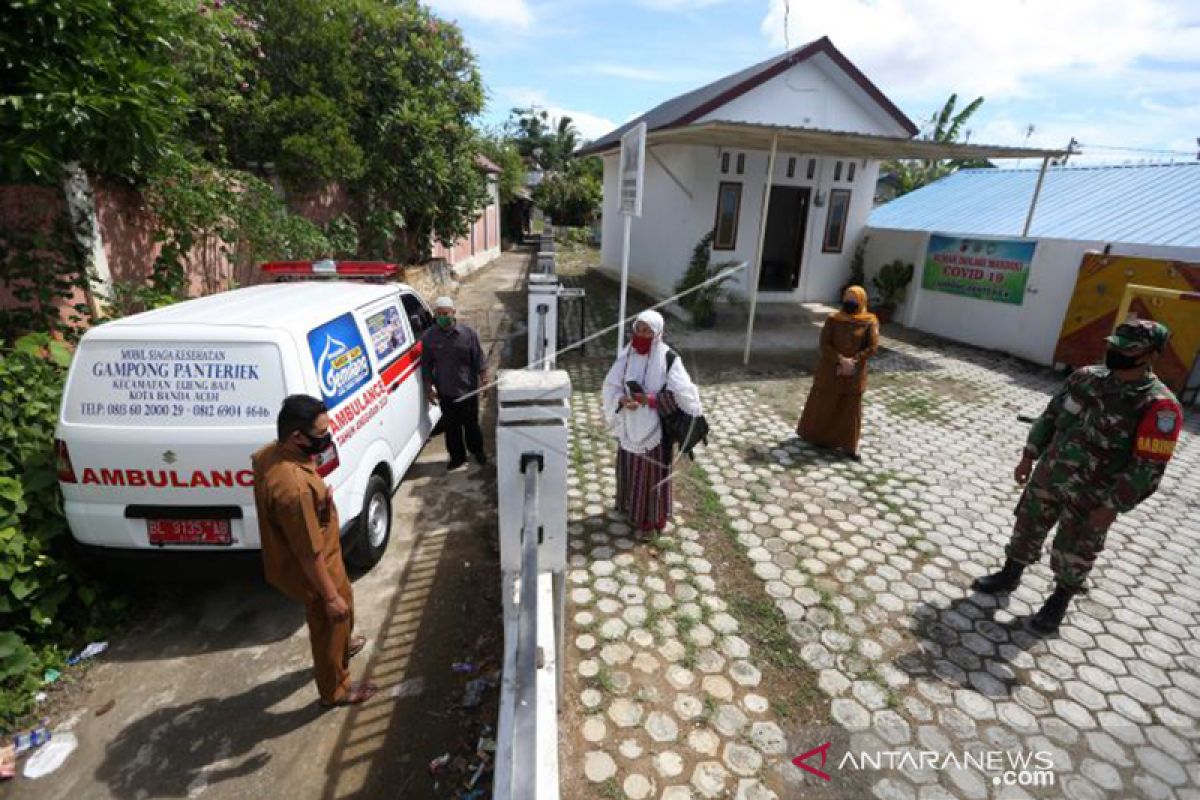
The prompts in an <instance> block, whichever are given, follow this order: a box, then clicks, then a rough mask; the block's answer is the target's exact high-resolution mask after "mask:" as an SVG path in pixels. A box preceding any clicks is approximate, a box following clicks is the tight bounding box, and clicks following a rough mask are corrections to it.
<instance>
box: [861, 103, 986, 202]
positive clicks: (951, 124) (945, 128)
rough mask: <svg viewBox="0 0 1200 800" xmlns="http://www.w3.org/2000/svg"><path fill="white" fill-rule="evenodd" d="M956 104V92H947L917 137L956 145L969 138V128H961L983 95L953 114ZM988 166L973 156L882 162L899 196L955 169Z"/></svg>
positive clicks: (976, 107) (977, 108) (965, 141)
mask: <svg viewBox="0 0 1200 800" xmlns="http://www.w3.org/2000/svg"><path fill="white" fill-rule="evenodd" d="M957 105H958V95H957V94H952V95H950V97H949V98H948V99H947V100H946V103H945V104H944V105H943V106H942V108H941V110H940V111H938V112H937V113H935V114H934V115H933V116H932V117H930V118H929V121H928V122H927V123H926V129H925V132H924V133H922V134H921V138H922V139H924V140H926V141H930V142H938V143H939V144H956V143H958V142H959V141H960V140H961V141H962V143H963V144H965V143H967V142H968V141H970V138H971V131H970V130H966V131H964V130H963V126H964V125H966V123H967V120H969V119H970V118H971V117H972V116H973V115H974V114H975V112H976V111H978V110H979V107H980V106H981V105H983V98H982V97H976V98H975V99H974V100H972V101H971V102H970V103H968V104H967V105H966V106H965V107H963V108H962V109H959V110H958V111H957V113H955V106H957ZM990 166H992V164H991V163H990V162H989V161H987V160H986V159H977V158H967V159H962V158H955V159H949V160H942V159H916V160H914V159H898V160H891V161H885V162H884V164H883V171H884V172H890V173H891V174H892V175H894V176H895V178H896V180H895V184H896V194H895V196H896V197H899V196H900V195H903V194H908V193H909V192H911V191H913V190H914V189H919V188H921V187H922V186H924V185H925V184H927V183H933V182H934V181H936V180H937V179H938V178H944V177H945V176H947V175H949V174H951V173H952V172H956V171H957V170H959V169H965V168H972V167H990Z"/></svg>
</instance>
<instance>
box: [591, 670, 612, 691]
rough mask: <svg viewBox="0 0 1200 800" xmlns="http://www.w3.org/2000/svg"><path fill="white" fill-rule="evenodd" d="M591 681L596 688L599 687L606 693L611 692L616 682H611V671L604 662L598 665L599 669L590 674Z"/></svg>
mask: <svg viewBox="0 0 1200 800" xmlns="http://www.w3.org/2000/svg"><path fill="white" fill-rule="evenodd" d="M592 682H593V683H594V684H596V688H598V689H601V690H602V691H604V692H605V693H606V694H612V693H613V689H615V688H616V684H615V683H614V682H613V676H612V671H611V670H609V668H608V667H607V666H605V665H604V664H601V665H600V668H599V670H597V672H596V674H595V675H593V676H592Z"/></svg>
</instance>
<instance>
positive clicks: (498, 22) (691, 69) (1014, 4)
mask: <svg viewBox="0 0 1200 800" xmlns="http://www.w3.org/2000/svg"><path fill="white" fill-rule="evenodd" d="M428 4H429V5H430V6H431V7H432V8H433V10H434V11H435V12H436V13H437V14H439V15H440V16H442V17H443V18H446V19H451V20H454V21H456V22H458V23H459V24H460V25H461V26H462V28H463V31H464V33H465V35H466V39H467V43H468V46H470V47H471V49H472V50H473V51H474V52H475V54H476V56H477V58H478V61H479V66H480V70H481V72H482V74H483V79H484V83H485V85H486V87H487V91H488V107H487V110H486V111H485V113H484V117H483V119H482V120H481V121H482V123H483V124H485V125H499V124H501V123H502V122H503V121H504V120H505V118H507V116H508V113H509V111H510V109H512V108H513V107H516V106H529V105H531V104H532V105H537V106H539V107H541V108H544V109H546V110H547V111H549V112H550V114H551V115H552V116H555V117H558V116H562V115H567V116H570V117H571V118H572V119H573V121H574V122H575V125H576V127H577V128H578V129H579V130H580V132H581V133H582V134H583V136H584V137H585V138H587V139H594V138H597V137H599V136H601V135H603V134H604V133H607V132H608V131H609V130H611V129H612V128H614V127H616V126H617V125H619V124H620V123H622V122H624V121H626V120H629V119H632V118H634V117H636V116H637V115H639V114H641V113H642V112H644V111H647V110H648V109H650V108H652V107H653V106H655V105H657V104H658V103H660V102H662V101H663V100H666V99H669V98H671V97H674V96H676V95H678V94H682V93H683V92H686V91H690V90H691V89H694V88H697V87H699V86H702V85H703V84H705V83H708V82H710V81H713V80H716V79H718V78H721V77H723V76H725V75H727V74H729V73H731V72H735V71H737V70H739V69H742V68H743V67H746V66H749V65H750V64H753V63H755V62H758V61H761V60H763V59H765V58H769V57H770V56H772V55H776V54H779V53H781V52H784V50H785V49H786V48H787V47H788V46H791V47H796V46H798V45H801V44H804V43H805V42H809V41H811V40H813V39H816V38H819V37H821V36H828V37H829V38H830V39H831V40H832V41H833V43H834V45H835V46H836V47H837V48H838V49H839V50H841V51H842V53H843V54H845V55H846V56H847V57H848V58H849V59H850V60H851V61H852V62H854V64H855V65H856V66H858V68H859V69H861V70H862V71H863V72H864V73H866V75H867V77H868V78H870V79H871V80H872V81H873V82H874V83H875V84H876V85H877V86H878V87H879V88H880V89H881V90H882V91H883V93H884V94H886V95H887V96H888V97H889V98H890V99H891V100H892V101H893V102H894V103H896V105H898V106H899V107H900V109H901V110H902V111H904V112H905V113H906V114H907V115H908V116H909V117H910V118H911V119H912V120H913V121H914V122H916V123H917V124H918V125H921V124H922V123H924V122H925V121H926V120H928V119H929V117H930V116H931V115H932V114H933V113H934V111H936V110H937V109H938V108H940V107H941V105H942V104H943V103H944V102H945V100H946V98H947V97H948V96H949V95H950V94H951V93H952V92H957V93H958V95H959V97H960V98H961V102H966V101H968V100H970V99H973V98H975V97H977V96H980V95H982V96H983V97H984V98H985V101H984V104H983V106H982V107H981V109H980V110H979V112H977V113H976V114H975V116H974V117H972V119H971V121H970V123H969V125H968V128H969V129H970V140H971V141H972V142H977V143H981V144H1016V145H1020V144H1028V145H1030V146H1037V147H1063V146H1065V145H1066V144H1067V142H1068V141H1070V139H1071V138H1072V137H1074V138H1075V139H1076V140H1077V141H1079V142H1080V143H1082V145H1083V148H1082V149H1083V154H1082V155H1081V156H1080V157H1079V158H1078V159H1077V160H1079V161H1087V162H1105V163H1125V162H1136V161H1141V160H1171V159H1174V160H1187V161H1192V160H1195V159H1196V154H1197V150H1198V149H1200V145H1198V144H1197V137H1200V2H1198V1H1197V0H987V2H983V1H982V0H820V1H819V2H818V1H816V0H626V1H622V0H430V2H429V3H428ZM1031 125H1032V126H1033V131H1032V133H1030V132H1029V127H1030V126H1031ZM1110 148H1136V149H1134V150H1122V149H1110ZM1142 151H1178V152H1142Z"/></svg>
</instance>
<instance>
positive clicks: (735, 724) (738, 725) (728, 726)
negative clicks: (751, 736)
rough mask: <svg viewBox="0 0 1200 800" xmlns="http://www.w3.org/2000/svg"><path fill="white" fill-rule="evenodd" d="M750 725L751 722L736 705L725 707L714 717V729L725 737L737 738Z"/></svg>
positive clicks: (718, 710)
mask: <svg viewBox="0 0 1200 800" xmlns="http://www.w3.org/2000/svg"><path fill="white" fill-rule="evenodd" d="M749 723H750V720H749V719H748V718H747V717H746V715H745V714H744V713H743V712H742V710H741V709H740V708H738V707H737V706H735V705H728V704H726V705H723V706H721V707H720V708H718V709H717V713H716V714H715V715H714V716H713V721H712V724H713V727H714V728H716V729H717V730H718V731H720V732H721V733H722V734H724V735H725V736H730V737H733V736H737V735H738V734H740V733H741V732H742V730H743V729H744V728H745V727H746V725H748V724H749Z"/></svg>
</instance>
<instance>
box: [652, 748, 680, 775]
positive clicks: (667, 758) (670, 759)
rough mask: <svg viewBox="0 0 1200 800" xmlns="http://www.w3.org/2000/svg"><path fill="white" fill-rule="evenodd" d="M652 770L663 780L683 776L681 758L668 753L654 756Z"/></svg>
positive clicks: (676, 754) (675, 754)
mask: <svg viewBox="0 0 1200 800" xmlns="http://www.w3.org/2000/svg"><path fill="white" fill-rule="evenodd" d="M654 769H655V770H657V771H658V774H659V775H661V776H663V777H664V778H677V777H679V775H681V774H683V758H682V757H681V756H680V755H679V754H678V753H672V752H670V751H667V752H664V753H658V754H656V755H655V756H654Z"/></svg>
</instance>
